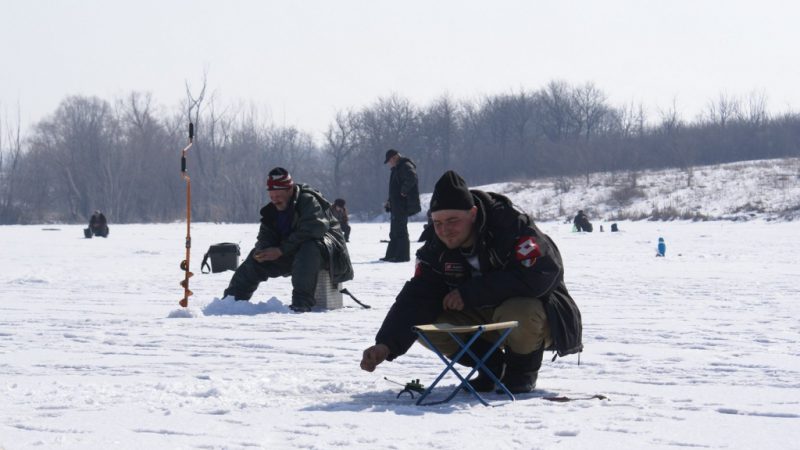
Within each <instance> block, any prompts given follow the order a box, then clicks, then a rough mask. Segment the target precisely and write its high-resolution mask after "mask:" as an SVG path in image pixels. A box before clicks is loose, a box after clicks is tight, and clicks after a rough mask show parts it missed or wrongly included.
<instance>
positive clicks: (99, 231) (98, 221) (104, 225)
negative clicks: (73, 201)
mask: <svg viewBox="0 0 800 450" xmlns="http://www.w3.org/2000/svg"><path fill="white" fill-rule="evenodd" d="M89 231H90V232H91V233H92V234H93V235H95V236H100V237H108V220H106V216H105V215H104V214H103V213H102V212H100V210H99V209H98V210H95V212H94V214H92V217H91V218H90V219H89ZM88 237H91V236H88Z"/></svg>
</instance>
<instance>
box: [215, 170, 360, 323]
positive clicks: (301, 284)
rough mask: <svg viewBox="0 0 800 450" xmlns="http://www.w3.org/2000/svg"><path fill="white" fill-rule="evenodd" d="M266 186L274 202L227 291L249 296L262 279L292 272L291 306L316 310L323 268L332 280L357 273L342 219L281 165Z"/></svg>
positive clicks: (264, 210) (237, 296) (239, 296)
mask: <svg viewBox="0 0 800 450" xmlns="http://www.w3.org/2000/svg"><path fill="white" fill-rule="evenodd" d="M267 190H268V191H269V198H270V200H271V202H270V203H269V204H268V205H267V206H265V207H263V208H261V227H260V228H259V231H258V238H257V240H256V245H255V248H253V250H251V251H250V254H249V255H248V256H247V259H245V261H244V262H243V263H242V265H241V266H239V268H238V269H236V273H234V274H233V278H231V282H230V284H229V285H228V288H227V289H225V293H224V294H223V297H225V296H228V295H230V296H233V297H234V298H235V299H236V300H250V297H252V296H253V292H255V290H256V288H257V287H258V285H259V284H260V283H261V282H262V281H266V280H267V278H269V277H272V278H275V277H285V276H289V275H291V277H292V305H291V309H292V310H293V311H295V312H308V311H311V308H312V307H313V306H314V305H315V303H316V300H315V298H314V294H315V293H316V289H317V276H318V275H319V271H320V270H321V269H327V270H329V271H330V275H331V281H332V282H333V283H341V282H344V281H347V280H352V279H353V267H352V265H351V264H350V256H349V254H348V253H347V245H346V244H345V240H344V236H343V235H342V232H341V229H340V228H339V222H338V221H337V220H336V219H335V218H334V217H333V215H332V214H331V211H330V206H331V204H330V203H329V202H328V201H327V200H326V199H325V198H324V197H323V196H322V194H320V193H319V192H318V191H316V190H314V189H313V188H311V187H310V186H308V185H305V184H295V183H294V181H293V180H292V176H291V175H290V174H289V172H288V171H287V170H286V169H284V168H282V167H276V168H274V169H272V170H271V171H270V172H269V177H268V178H267Z"/></svg>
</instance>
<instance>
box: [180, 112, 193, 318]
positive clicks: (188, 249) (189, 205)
mask: <svg viewBox="0 0 800 450" xmlns="http://www.w3.org/2000/svg"><path fill="white" fill-rule="evenodd" d="M193 139H194V124H193V123H191V122H189V144H188V145H187V146H186V147H185V148H184V149H183V151H182V152H181V176H182V177H183V179H184V180H185V181H186V259H184V260H183V261H181V270H183V272H184V278H183V281H181V286H182V287H183V299H182V300H181V301H180V302H178V304H179V305H181V306H183V307H184V308H186V307H187V306H189V296H190V295H192V291H190V290H189V278H191V276H192V275H194V274H193V273H192V272H190V271H189V256H190V255H191V250H192V234H191V224H192V180H191V178H189V174H188V173H186V152H187V151H189V148H190V147H191V146H192V140H193Z"/></svg>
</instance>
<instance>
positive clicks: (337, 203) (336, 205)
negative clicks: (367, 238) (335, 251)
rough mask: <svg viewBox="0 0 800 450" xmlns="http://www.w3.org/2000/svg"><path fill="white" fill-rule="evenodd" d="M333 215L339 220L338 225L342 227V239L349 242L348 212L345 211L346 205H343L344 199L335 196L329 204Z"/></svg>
mask: <svg viewBox="0 0 800 450" xmlns="http://www.w3.org/2000/svg"><path fill="white" fill-rule="evenodd" d="M331 212H332V213H333V217H335V218H336V220H338V221H339V226H340V227H342V231H343V232H344V240H345V241H346V242H350V214H348V213H347V206H345V202H344V199H342V198H337V199H336V200H334V201H333V206H331Z"/></svg>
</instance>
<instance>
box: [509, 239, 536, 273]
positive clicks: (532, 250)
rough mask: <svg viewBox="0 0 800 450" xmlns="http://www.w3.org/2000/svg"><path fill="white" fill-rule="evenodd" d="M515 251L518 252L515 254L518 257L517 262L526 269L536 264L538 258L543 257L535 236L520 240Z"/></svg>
mask: <svg viewBox="0 0 800 450" xmlns="http://www.w3.org/2000/svg"><path fill="white" fill-rule="evenodd" d="M514 249H515V250H516V251H515V253H514V254H515V256H516V257H517V261H519V262H520V264H522V265H523V266H525V267H531V266H533V265H534V264H536V258H538V257H540V256H542V251H541V249H539V244H537V243H536V239H534V238H533V236H522V237H521V238H519V240H518V241H517V245H516V246H515V247H514Z"/></svg>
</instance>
